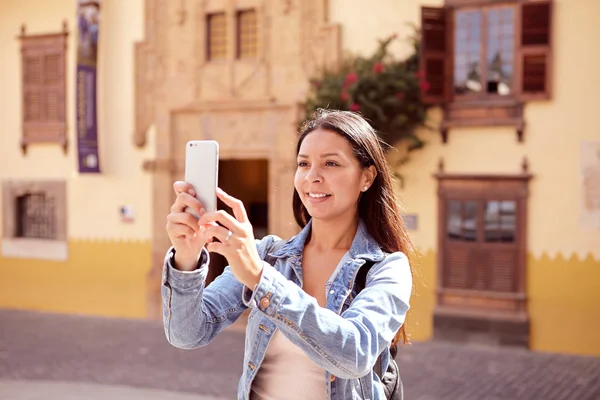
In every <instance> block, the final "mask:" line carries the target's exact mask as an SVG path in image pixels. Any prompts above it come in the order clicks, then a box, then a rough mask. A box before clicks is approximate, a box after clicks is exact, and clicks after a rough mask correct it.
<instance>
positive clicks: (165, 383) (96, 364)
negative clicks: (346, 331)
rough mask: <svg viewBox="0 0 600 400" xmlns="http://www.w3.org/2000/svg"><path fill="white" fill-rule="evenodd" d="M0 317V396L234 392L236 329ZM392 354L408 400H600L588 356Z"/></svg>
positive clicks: (446, 351)
mask: <svg viewBox="0 0 600 400" xmlns="http://www.w3.org/2000/svg"><path fill="white" fill-rule="evenodd" d="M0 321H2V322H1V324H0V399H3V400H4V399H17V400H19V399H23V400H34V399H54V398H56V399H58V398H60V399H63V398H64V399H75V398H77V399H80V398H84V399H100V398H106V399H109V398H110V399H121V398H123V399H125V398H127V399H145V400H146V399H152V400H158V399H165V400H170V399H175V398H179V399H182V400H184V399H185V400H187V399H191V398H197V399H205V400H207V399H217V398H220V399H232V398H235V395H236V390H237V382H238V378H239V376H240V373H241V366H242V356H243V345H244V343H243V338H244V337H243V330H242V329H240V326H238V327H233V328H231V329H229V330H226V331H225V332H223V333H222V334H221V335H220V336H219V337H218V338H217V339H216V340H215V341H214V342H213V343H212V344H211V345H210V346H207V347H205V348H201V349H197V350H191V351H190V350H179V349H176V348H174V347H172V346H170V345H169V344H168V343H167V341H166V339H165V336H164V333H163V329H162V324H161V323H160V322H157V321H140V320H125V319H110V318H99V317H84V316H72V315H59V314H46V313H36V312H28V311H9V310H0ZM398 361H399V365H400V368H401V373H402V378H403V381H404V387H405V399H406V400H438V399H440V400H441V399H444V400H448V399H450V400H454V399H457V400H500V399H502V400H508V399H524V400H537V399H540V400H542V399H543V400H599V399H600V358H596V357H578V356H568V355H559V354H549V353H534V352H529V351H526V350H522V349H515V348H495V347H486V346H482V345H480V346H474V345H464V344H455V343H448V342H435V341H434V342H429V343H416V344H413V345H411V346H410V347H404V348H402V350H401V351H400V354H399V356H398ZM74 391H75V392H74ZM65 393H70V394H72V393H79V394H81V396H80V397H69V396H67V395H65ZM86 393H87V394H86ZM36 394H38V395H39V396H38V397H36ZM193 395H195V396H196V397H194V396H193ZM6 396H8V397H6Z"/></svg>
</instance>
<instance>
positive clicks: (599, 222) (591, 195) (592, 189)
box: [579, 140, 600, 230]
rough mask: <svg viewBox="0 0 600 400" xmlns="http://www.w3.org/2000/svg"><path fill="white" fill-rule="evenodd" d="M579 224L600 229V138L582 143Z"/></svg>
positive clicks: (592, 228) (591, 228)
mask: <svg viewBox="0 0 600 400" xmlns="http://www.w3.org/2000/svg"><path fill="white" fill-rule="evenodd" d="M580 155H581V173H580V185H579V186H580V191H579V192H580V206H579V224H580V225H581V226H582V227H583V228H585V229H590V230H600V140H588V141H584V142H582V143H581V153H580Z"/></svg>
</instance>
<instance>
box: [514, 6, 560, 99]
mask: <svg viewBox="0 0 600 400" xmlns="http://www.w3.org/2000/svg"><path fill="white" fill-rule="evenodd" d="M520 22H521V23H520V38H519V41H520V47H519V50H518V62H519V68H518V89H519V94H520V96H519V97H520V98H521V100H523V101H526V100H535V99H548V98H550V95H551V79H552V51H551V50H552V1H550V0H546V1H536V2H532V3H523V4H522V5H521V21H520Z"/></svg>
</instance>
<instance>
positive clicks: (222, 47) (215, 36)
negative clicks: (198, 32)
mask: <svg viewBox="0 0 600 400" xmlns="http://www.w3.org/2000/svg"><path fill="white" fill-rule="evenodd" d="M206 37H207V59H208V60H224V59H226V58H227V19H226V16H225V13H224V12H219V13H213V14H208V15H207V16H206Z"/></svg>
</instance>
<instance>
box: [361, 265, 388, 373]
mask: <svg viewBox="0 0 600 400" xmlns="http://www.w3.org/2000/svg"><path fill="white" fill-rule="evenodd" d="M373 264H375V263H374V262H373V261H370V260H367V261H365V263H364V264H363V266H362V267H360V269H359V270H358V273H357V274H356V281H355V283H354V287H355V289H356V295H357V296H358V294H359V293H360V292H362V290H363V289H364V288H365V287H366V286H367V274H368V273H369V271H370V270H371V267H372V266H373ZM373 370H374V371H375V373H376V374H377V376H379V378H382V377H383V375H382V371H381V354H380V355H379V357H377V362H376V363H375V366H374V367H373Z"/></svg>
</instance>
